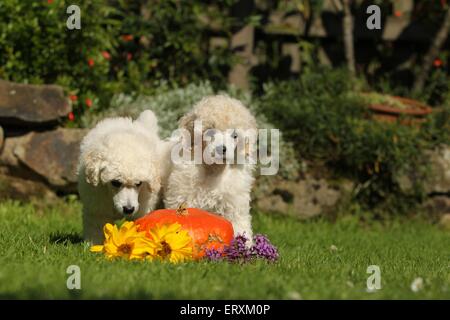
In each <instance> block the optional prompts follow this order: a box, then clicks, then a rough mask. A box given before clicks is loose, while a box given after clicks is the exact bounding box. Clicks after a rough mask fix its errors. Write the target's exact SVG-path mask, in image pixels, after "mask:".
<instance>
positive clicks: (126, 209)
mask: <svg viewBox="0 0 450 320" xmlns="http://www.w3.org/2000/svg"><path fill="white" fill-rule="evenodd" d="M122 210H123V213H125V214H132V213H133V212H134V207H132V206H124V207H122Z"/></svg>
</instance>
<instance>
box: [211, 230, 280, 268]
mask: <svg viewBox="0 0 450 320" xmlns="http://www.w3.org/2000/svg"><path fill="white" fill-rule="evenodd" d="M247 241H248V238H247V237H245V235H237V236H236V237H235V238H234V239H233V240H232V241H231V244H230V245H229V246H226V247H225V248H224V249H223V250H217V249H206V251H205V258H206V259H207V260H210V261H220V260H225V259H226V260H228V261H230V262H247V261H250V260H252V259H254V258H262V259H266V260H268V261H276V260H277V259H278V257H279V254H278V250H277V248H276V247H275V246H274V245H273V244H272V243H271V242H270V241H269V239H268V238H267V237H266V236H264V235H262V234H257V235H255V236H254V237H253V242H254V245H253V246H251V247H249V246H248V245H247Z"/></svg>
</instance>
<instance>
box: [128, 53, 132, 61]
mask: <svg viewBox="0 0 450 320" xmlns="http://www.w3.org/2000/svg"><path fill="white" fill-rule="evenodd" d="M131 59H133V55H132V54H131V53H127V60H128V61H130V60H131Z"/></svg>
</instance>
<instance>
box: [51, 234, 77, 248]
mask: <svg viewBox="0 0 450 320" xmlns="http://www.w3.org/2000/svg"><path fill="white" fill-rule="evenodd" d="M49 241H50V242H51V243H54V244H62V245H68V244H78V243H82V242H83V241H84V240H83V238H82V237H81V236H80V235H79V234H78V233H76V232H70V233H66V232H55V233H52V234H50V237H49Z"/></svg>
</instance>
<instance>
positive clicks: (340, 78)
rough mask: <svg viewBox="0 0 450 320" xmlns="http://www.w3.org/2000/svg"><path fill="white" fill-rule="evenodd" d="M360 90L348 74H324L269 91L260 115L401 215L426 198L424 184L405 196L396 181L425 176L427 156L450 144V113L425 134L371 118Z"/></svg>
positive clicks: (371, 199) (303, 152)
mask: <svg viewBox="0 0 450 320" xmlns="http://www.w3.org/2000/svg"><path fill="white" fill-rule="evenodd" d="M360 88H361V84H360V83H359V82H358V80H352V77H350V76H349V75H348V74H347V73H346V71H344V70H329V69H320V70H318V71H316V72H314V73H306V74H304V75H302V76H301V77H300V79H299V80H296V81H286V82H280V83H276V84H271V85H267V86H265V92H264V95H263V96H262V98H261V103H260V110H261V112H264V113H265V114H266V116H267V117H268V119H269V121H271V122H272V123H274V124H275V125H276V126H278V127H279V128H280V129H282V130H283V131H284V132H285V136H286V137H287V138H288V140H289V141H291V142H292V143H293V144H294V145H295V150H297V151H298V156H299V157H303V158H306V159H308V160H311V161H320V162H323V163H325V164H326V165H328V166H329V168H331V170H332V171H333V172H334V173H335V174H336V175H344V176H348V177H351V178H353V179H356V180H357V181H359V182H360V184H359V188H358V190H357V192H356V195H357V197H358V198H359V199H361V200H362V201H363V202H364V203H366V204H369V205H371V206H376V205H380V204H388V203H389V204H390V205H392V204H393V203H395V204H396V206H394V207H393V206H391V209H393V210H396V209H398V206H399V205H405V206H407V205H408V204H409V203H414V202H415V201H416V200H420V199H421V197H422V188H421V184H420V179H417V180H418V181H417V183H416V185H414V186H413V188H412V192H408V194H405V193H404V192H403V191H401V189H400V188H399V186H398V183H397V180H396V177H397V176H398V175H400V174H402V173H404V172H409V171H411V170H412V169H415V171H416V174H417V176H421V175H424V174H425V172H420V170H423V171H425V169H426V168H425V167H424V166H423V165H422V166H419V165H418V164H422V163H423V152H422V151H423V150H425V149H426V148H430V147H432V146H433V145H434V144H438V143H442V142H445V139H446V137H445V135H447V137H448V125H449V124H448V122H447V123H446V121H447V120H448V112H447V111H443V112H441V113H439V114H436V115H434V116H433V117H432V118H431V119H430V121H429V122H427V123H426V124H425V125H424V126H423V128H422V129H419V128H417V127H414V126H405V125H401V124H397V123H394V124H388V123H380V122H377V121H373V120H371V119H370V114H369V111H368V109H367V107H366V106H365V105H364V100H363V99H361V98H360V97H358V95H356V94H354V92H355V91H358V90H360ZM446 128H447V129H446ZM444 131H447V134H445V133H444ZM448 141H449V140H447V143H448ZM399 197H402V199H403V200H404V201H403V200H400V199H399ZM393 199H394V200H396V201H392V200H393Z"/></svg>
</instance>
